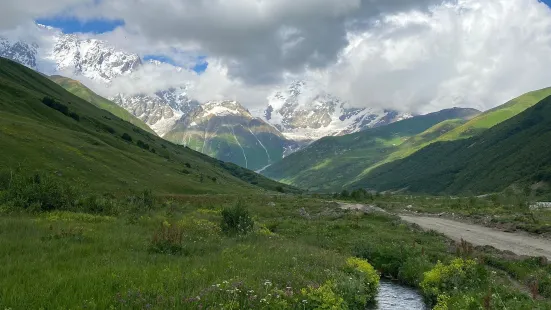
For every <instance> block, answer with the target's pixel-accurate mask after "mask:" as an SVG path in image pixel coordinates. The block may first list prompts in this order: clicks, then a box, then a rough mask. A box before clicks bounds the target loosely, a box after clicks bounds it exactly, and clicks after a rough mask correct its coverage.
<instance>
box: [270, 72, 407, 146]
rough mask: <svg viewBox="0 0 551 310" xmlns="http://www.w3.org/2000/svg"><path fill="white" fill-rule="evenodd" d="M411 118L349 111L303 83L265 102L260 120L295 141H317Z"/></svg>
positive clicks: (375, 111) (392, 113)
mask: <svg viewBox="0 0 551 310" xmlns="http://www.w3.org/2000/svg"><path fill="white" fill-rule="evenodd" d="M409 117H412V116H411V115H409V114H400V113H398V112H396V111H390V110H381V109H374V108H352V107H349V106H348V103H347V102H344V101H342V100H341V99H339V98H337V97H335V96H333V95H331V94H329V93H327V92H325V91H323V90H322V89H320V88H319V87H317V86H315V85H312V84H311V83H308V82H306V81H296V82H294V83H292V84H291V85H290V86H289V87H288V88H287V89H283V90H279V91H277V92H275V93H274V94H273V95H272V96H270V97H269V98H268V107H267V108H266V110H265V111H264V113H263V115H262V118H263V119H264V120H266V121H267V122H269V123H270V124H272V125H274V126H275V127H276V128H278V129H279V130H280V131H281V132H282V133H283V134H284V135H285V136H286V137H288V138H289V139H294V140H310V141H312V140H317V139H320V138H322V137H325V136H335V135H343V134H349V133H354V132H358V131H361V130H364V129H367V128H372V127H377V126H382V125H386V124H389V123H392V122H395V121H398V120H402V119H405V118H409Z"/></svg>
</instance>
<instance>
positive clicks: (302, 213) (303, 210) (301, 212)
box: [298, 208, 311, 219]
mask: <svg viewBox="0 0 551 310" xmlns="http://www.w3.org/2000/svg"><path fill="white" fill-rule="evenodd" d="M298 212H299V213H300V216H302V217H304V218H306V219H310V218H311V216H310V213H308V211H306V209H304V208H300V209H299V210H298Z"/></svg>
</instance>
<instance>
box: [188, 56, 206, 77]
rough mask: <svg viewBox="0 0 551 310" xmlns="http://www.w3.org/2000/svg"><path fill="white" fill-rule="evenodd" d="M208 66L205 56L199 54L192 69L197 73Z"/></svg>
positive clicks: (203, 70)
mask: <svg viewBox="0 0 551 310" xmlns="http://www.w3.org/2000/svg"><path fill="white" fill-rule="evenodd" d="M208 67H209V63H208V61H207V57H206V56H200V57H198V58H197V62H196V63H195V66H194V67H193V68H192V69H193V71H195V72H197V73H203V72H205V70H207V68H208Z"/></svg>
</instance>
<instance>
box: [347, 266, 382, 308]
mask: <svg viewBox="0 0 551 310" xmlns="http://www.w3.org/2000/svg"><path fill="white" fill-rule="evenodd" d="M346 269H347V271H348V272H349V273H350V274H353V275H355V277H356V278H358V279H360V280H361V281H362V282H363V283H362V284H363V285H362V290H361V291H359V292H358V294H360V295H362V296H364V297H363V299H365V301H366V302H364V303H363V306H364V307H365V305H367V302H373V301H375V297H377V292H378V291H379V274H378V273H377V271H375V268H373V266H371V264H370V263H369V262H367V261H366V260H364V259H361V258H356V257H350V258H348V259H347V260H346Z"/></svg>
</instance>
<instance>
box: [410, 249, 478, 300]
mask: <svg viewBox="0 0 551 310" xmlns="http://www.w3.org/2000/svg"><path fill="white" fill-rule="evenodd" d="M486 279H487V274H486V271H485V269H484V267H481V266H479V265H478V264H477V263H476V262H475V261H473V260H463V259H461V258H458V259H455V260H453V261H452V262H451V263H450V264H448V265H444V264H442V263H441V262H438V263H437V264H436V266H435V267H434V268H433V269H432V270H430V271H427V272H425V274H424V278H423V281H422V282H421V289H422V290H423V293H424V295H425V297H426V298H427V300H428V301H429V302H430V303H431V305H434V304H436V303H437V301H438V296H439V295H445V294H450V293H453V292H456V291H458V290H459V289H460V290H462V291H469V290H476V289H477V288H480V287H482V284H483V283H482V282H485V281H486Z"/></svg>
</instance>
